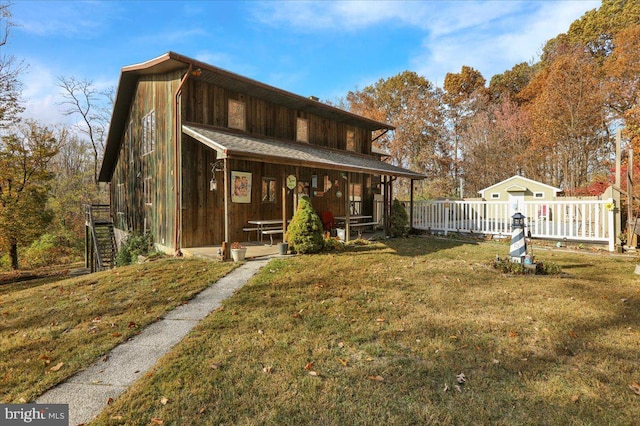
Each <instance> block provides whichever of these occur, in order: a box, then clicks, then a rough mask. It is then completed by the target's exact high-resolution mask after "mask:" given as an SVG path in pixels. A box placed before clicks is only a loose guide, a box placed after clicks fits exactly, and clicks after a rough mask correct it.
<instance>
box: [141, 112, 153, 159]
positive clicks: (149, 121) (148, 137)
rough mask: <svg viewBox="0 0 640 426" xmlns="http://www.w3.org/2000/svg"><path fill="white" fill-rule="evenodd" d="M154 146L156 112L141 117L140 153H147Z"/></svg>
mask: <svg viewBox="0 0 640 426" xmlns="http://www.w3.org/2000/svg"><path fill="white" fill-rule="evenodd" d="M155 147H156V112H155V110H153V111H151V112H150V113H149V114H147V115H145V116H144V117H142V155H147V154H149V153H151V152H153V150H154V149H155Z"/></svg>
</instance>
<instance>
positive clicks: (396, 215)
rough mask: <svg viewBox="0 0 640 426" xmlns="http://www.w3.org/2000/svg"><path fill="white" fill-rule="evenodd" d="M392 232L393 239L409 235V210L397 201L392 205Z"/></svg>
mask: <svg viewBox="0 0 640 426" xmlns="http://www.w3.org/2000/svg"><path fill="white" fill-rule="evenodd" d="M390 219H391V220H390V232H391V236H392V237H406V236H407V235H409V215H408V214H407V209H406V208H405V207H404V206H403V205H402V203H401V202H400V201H398V200H397V199H394V200H393V203H392V204H391V218H390Z"/></svg>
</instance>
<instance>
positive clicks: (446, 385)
mask: <svg viewBox="0 0 640 426" xmlns="http://www.w3.org/2000/svg"><path fill="white" fill-rule="evenodd" d="M442 391H443V392H449V385H448V384H446V383H445V384H444V389H443V390H442Z"/></svg>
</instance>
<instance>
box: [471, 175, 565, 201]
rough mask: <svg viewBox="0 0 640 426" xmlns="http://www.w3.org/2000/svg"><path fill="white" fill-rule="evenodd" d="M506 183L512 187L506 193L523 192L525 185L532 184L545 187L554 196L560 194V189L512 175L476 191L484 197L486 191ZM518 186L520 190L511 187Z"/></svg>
mask: <svg viewBox="0 0 640 426" xmlns="http://www.w3.org/2000/svg"><path fill="white" fill-rule="evenodd" d="M507 182H509V183H512V185H511V186H509V187H508V188H507V191H509V190H511V191H524V190H526V189H527V188H526V185H527V184H534V185H540V186H543V187H545V188H547V189H550V190H552V191H554V192H555V193H556V194H558V193H559V192H562V189H560V188H556V187H555V186H551V185H547V184H546V183H542V182H538V181H536V180H533V179H529V178H526V177H524V176H519V175H514V176H511V177H510V178H507V179H505V180H502V181H500V182H498V183H495V184H493V185H491V186H488V187H486V188H484V189H481V190H480V191H478V193H479V194H480V195H481V196H483V197H484V193H485V192H486V191H488V190H490V189H493V188H495V187H497V186H499V185H503V184H505V183H507ZM523 185H524V186H523ZM518 186H519V187H520V188H522V189H515V188H513V187H518ZM512 188H513V189H512Z"/></svg>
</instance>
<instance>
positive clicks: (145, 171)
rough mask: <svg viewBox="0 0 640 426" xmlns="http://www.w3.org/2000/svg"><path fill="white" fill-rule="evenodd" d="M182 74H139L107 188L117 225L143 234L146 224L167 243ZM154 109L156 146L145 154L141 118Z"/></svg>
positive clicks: (171, 222) (170, 239)
mask: <svg viewBox="0 0 640 426" xmlns="http://www.w3.org/2000/svg"><path fill="white" fill-rule="evenodd" d="M182 73H183V71H177V72H173V73H170V74H167V75H155V76H153V75H151V76H143V77H141V78H140V80H139V82H138V86H137V90H136V94H135V96H134V99H133V102H132V104H131V111H130V113H129V122H130V125H128V126H126V130H125V133H124V134H123V139H122V143H121V146H120V155H119V156H118V162H117V165H116V168H115V171H114V175H113V178H112V180H111V188H110V191H111V200H112V205H113V210H114V213H115V219H116V227H117V228H119V229H122V230H124V231H127V232H131V233H143V232H145V226H146V231H148V232H151V233H152V235H153V237H154V240H155V242H156V243H158V244H161V245H163V246H167V247H171V246H172V243H173V229H174V216H175V214H174V206H175V192H174V180H173V170H174V168H175V167H174V158H175V152H174V151H175V149H174V117H173V95H174V91H175V90H176V88H177V87H178V84H179V82H180V78H181V77H182ZM152 110H153V111H155V147H154V150H153V151H152V152H151V153H149V154H146V155H143V154H142V144H141V141H142V118H143V117H144V116H145V115H146V114H148V113H149V112H151V111H152ZM130 137H131V143H129V140H130V139H129V138H130ZM146 177H150V178H151V179H150V189H149V190H150V194H151V204H150V205H147V204H145V202H144V192H143V185H144V179H145V178H146ZM120 184H124V190H123V192H124V194H122V195H119V194H118V191H119V190H120V188H121V186H120ZM120 204H122V205H120Z"/></svg>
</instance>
